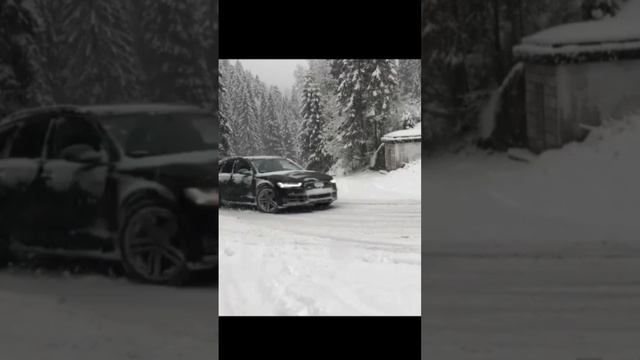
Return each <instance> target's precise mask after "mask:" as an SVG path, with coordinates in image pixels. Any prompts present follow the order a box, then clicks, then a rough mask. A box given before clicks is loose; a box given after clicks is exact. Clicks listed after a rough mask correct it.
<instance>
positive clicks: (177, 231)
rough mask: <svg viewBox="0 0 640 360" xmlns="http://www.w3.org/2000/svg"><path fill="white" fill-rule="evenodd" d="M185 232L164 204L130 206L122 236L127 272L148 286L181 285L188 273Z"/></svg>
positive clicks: (148, 202)
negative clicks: (149, 284)
mask: <svg viewBox="0 0 640 360" xmlns="http://www.w3.org/2000/svg"><path fill="white" fill-rule="evenodd" d="M183 230H184V229H183V226H181V222H180V220H179V217H178V215H177V214H176V212H175V210H173V209H172V207H171V206H168V205H166V204H163V203H162V202H158V201H145V202H142V203H139V204H138V205H136V206H133V207H131V208H130V209H129V210H128V211H126V213H125V220H124V226H123V228H122V230H121V233H120V252H121V256H122V263H123V267H124V268H125V271H127V273H128V274H129V275H130V276H131V277H132V278H134V279H137V280H140V281H144V282H148V283H154V284H172V285H180V284H182V283H183V282H184V281H186V279H187V277H188V274H189V271H188V267H187V256H186V243H185V238H184V236H183V235H184V231H183Z"/></svg>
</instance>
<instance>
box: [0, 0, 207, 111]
mask: <svg viewBox="0 0 640 360" xmlns="http://www.w3.org/2000/svg"><path fill="white" fill-rule="evenodd" d="M217 6H218V5H217V0H180V1H175V0H132V1H127V0H112V1H97V0H56V1H51V0H29V1H28V0H0V19H1V21H0V47H1V48H0V89H1V90H0V91H1V92H0V115H5V114H7V113H9V112H12V111H14V110H17V109H20V108H23V107H29V106H39V105H46V104H52V103H73V104H98V103H99V104H109V103H125V102H176V103H189V104H195V105H199V106H203V107H206V108H209V109H211V110H212V111H214V112H215V111H217V110H216V109H217V92H216V91H215V89H216V87H217V83H218V75H217V57H218V50H217V31H218V29H217V11H218V8H217Z"/></svg>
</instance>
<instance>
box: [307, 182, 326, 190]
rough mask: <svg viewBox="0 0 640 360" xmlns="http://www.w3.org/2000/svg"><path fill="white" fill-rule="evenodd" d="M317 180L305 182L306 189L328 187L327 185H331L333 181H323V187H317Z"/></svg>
mask: <svg viewBox="0 0 640 360" xmlns="http://www.w3.org/2000/svg"><path fill="white" fill-rule="evenodd" d="M316 182H317V181H315V180H313V181H306V182H305V183H304V189H305V190H311V189H323V188H327V187H331V183H330V182H328V181H321V182H322V187H321V188H317V187H316V186H315V185H314V184H315V183H316Z"/></svg>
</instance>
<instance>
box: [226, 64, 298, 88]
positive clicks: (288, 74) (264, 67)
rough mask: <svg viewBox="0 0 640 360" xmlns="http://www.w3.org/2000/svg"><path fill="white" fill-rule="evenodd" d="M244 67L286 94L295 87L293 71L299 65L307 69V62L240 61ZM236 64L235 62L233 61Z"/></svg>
mask: <svg viewBox="0 0 640 360" xmlns="http://www.w3.org/2000/svg"><path fill="white" fill-rule="evenodd" d="M240 62H241V63H242V66H243V67H244V68H245V69H246V70H249V71H250V72H251V73H252V74H253V75H258V77H260V80H262V81H263V82H264V83H266V84H267V85H275V86H277V87H278V88H280V91H282V92H284V91H285V90H287V89H290V88H291V87H292V86H293V82H294V78H293V71H294V70H295V69H296V66H297V65H302V66H304V67H305V68H306V67H307V60H240ZM231 63H232V64H233V63H235V60H231Z"/></svg>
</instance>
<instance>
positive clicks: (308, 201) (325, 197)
mask: <svg viewBox="0 0 640 360" xmlns="http://www.w3.org/2000/svg"><path fill="white" fill-rule="evenodd" d="M336 200H338V189H337V188H336V187H335V186H331V187H324V188H320V189H296V190H288V191H286V192H285V193H284V194H283V195H282V196H281V199H280V204H279V205H280V207H283V208H284V207H290V206H305V205H316V204H328V203H331V202H333V201H336Z"/></svg>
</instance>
